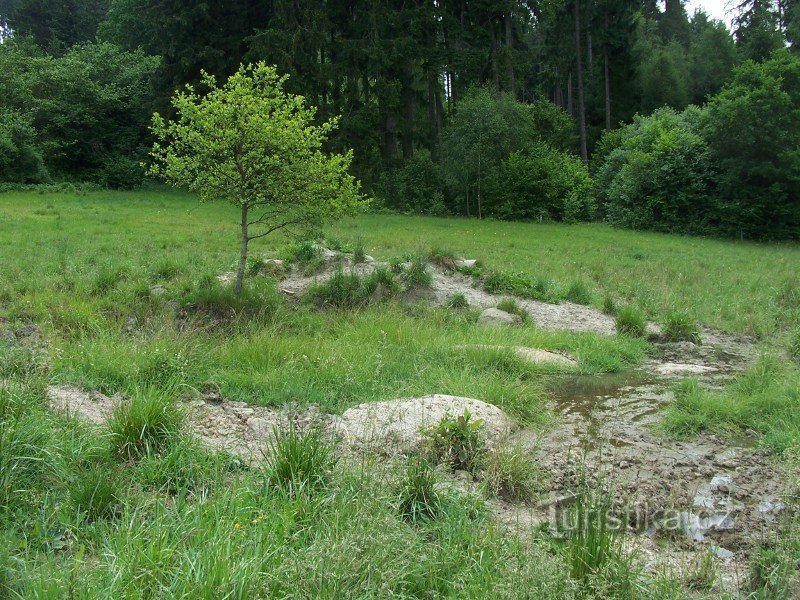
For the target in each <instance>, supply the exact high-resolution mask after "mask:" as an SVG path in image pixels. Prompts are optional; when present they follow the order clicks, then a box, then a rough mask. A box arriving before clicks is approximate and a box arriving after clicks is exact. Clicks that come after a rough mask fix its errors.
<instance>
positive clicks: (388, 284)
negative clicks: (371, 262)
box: [306, 268, 399, 308]
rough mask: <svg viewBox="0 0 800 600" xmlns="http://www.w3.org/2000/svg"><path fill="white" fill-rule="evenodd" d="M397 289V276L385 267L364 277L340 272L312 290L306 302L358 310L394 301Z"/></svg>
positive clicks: (308, 293)
mask: <svg viewBox="0 0 800 600" xmlns="http://www.w3.org/2000/svg"><path fill="white" fill-rule="evenodd" d="M398 290H399V286H398V284H397V282H396V281H395V278H394V275H393V274H392V272H391V271H390V270H388V269H385V268H380V269H376V270H375V271H373V272H372V273H370V274H369V275H367V276H366V277H363V278H362V277H361V276H360V275H359V274H358V273H356V272H350V273H345V272H344V271H337V272H336V273H334V274H333V276H332V277H331V278H330V279H328V280H327V281H325V282H322V283H319V284H317V285H315V286H312V287H311V288H309V289H308V291H307V292H306V299H307V300H309V301H310V302H312V303H313V304H316V305H317V306H330V307H333V308H358V307H362V306H365V305H367V304H369V303H370V302H373V301H380V300H385V299H387V298H391V297H392V296H394V295H395V294H396V293H397V292H398Z"/></svg>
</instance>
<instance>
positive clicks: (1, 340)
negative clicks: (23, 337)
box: [0, 329, 17, 346]
mask: <svg viewBox="0 0 800 600" xmlns="http://www.w3.org/2000/svg"><path fill="white" fill-rule="evenodd" d="M16 343H17V336H15V335H14V332H13V331H9V330H8V329H0V344H4V345H7V346H13V345H15V344H16Z"/></svg>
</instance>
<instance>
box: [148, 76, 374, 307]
mask: <svg viewBox="0 0 800 600" xmlns="http://www.w3.org/2000/svg"><path fill="white" fill-rule="evenodd" d="M286 79H287V78H286V77H285V76H283V77H281V76H279V75H278V73H277V71H276V69H275V68H274V67H270V66H267V65H266V64H265V63H258V64H256V65H249V66H244V65H243V66H241V67H240V68H239V70H238V71H237V72H236V73H235V74H233V75H232V76H231V77H230V78H229V79H228V80H227V81H226V82H225V83H224V84H222V85H221V86H218V85H217V80H216V78H215V77H214V76H212V75H209V74H207V73H205V74H204V75H203V85H204V86H205V87H206V88H208V90H209V91H208V93H206V94H205V95H202V96H201V95H200V94H199V93H198V92H197V91H195V88H194V87H192V86H187V87H186V90H185V91H182V92H178V93H177V94H176V95H175V96H174V97H173V99H172V105H173V108H174V110H175V113H176V116H175V120H173V121H170V122H167V121H165V120H164V119H163V118H162V117H161V116H159V115H155V116H154V117H153V122H152V126H151V131H152V133H153V135H154V136H155V138H156V140H157V141H156V143H155V144H154V145H153V150H152V152H151V156H152V157H153V161H154V162H153V165H152V167H151V169H150V174H151V175H153V176H156V177H161V178H163V179H165V180H166V181H167V182H168V183H171V184H172V185H176V186H185V187H187V188H189V189H190V190H193V191H195V192H197V193H198V194H199V196H200V200H201V202H207V201H210V200H215V201H224V202H229V203H231V204H234V205H235V206H237V207H238V208H239V209H240V211H241V242H242V243H241V251H240V255H239V268H238V270H237V274H236V285H235V291H236V293H237V294H238V293H240V292H241V289H242V281H243V278H244V270H245V266H246V264H247V250H248V244H249V242H250V241H251V240H253V239H257V238H260V237H264V236H266V235H269V234H270V233H273V232H275V231H278V230H281V229H287V228H288V229H290V230H294V231H296V232H299V233H302V234H308V233H310V232H314V231H315V230H317V229H318V228H319V227H320V226H321V225H322V224H323V223H325V222H326V221H329V220H333V219H336V218H340V217H342V216H344V215H348V214H352V213H353V212H354V211H356V210H357V209H358V208H359V207H361V206H363V204H364V202H363V200H362V198H361V196H360V194H359V191H358V184H357V182H356V181H355V179H354V178H353V177H352V176H351V175H349V174H348V172H347V169H348V167H349V165H350V161H351V159H352V152H349V153H347V154H326V153H325V152H323V150H322V147H323V144H324V143H325V140H326V139H327V137H328V135H329V133H330V132H331V131H332V130H333V129H334V128H335V126H336V124H337V121H338V120H337V119H330V120H328V121H325V122H323V123H322V124H320V125H315V124H313V120H314V117H315V110H314V109H313V108H310V107H308V106H306V103H305V99H304V98H303V97H302V96H294V95H291V94H287V93H286V92H284V90H283V86H284V83H285V82H286ZM253 213H256V214H255V215H253ZM253 229H256V230H257V231H258V233H253V232H252V230H253Z"/></svg>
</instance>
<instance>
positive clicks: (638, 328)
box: [616, 305, 647, 338]
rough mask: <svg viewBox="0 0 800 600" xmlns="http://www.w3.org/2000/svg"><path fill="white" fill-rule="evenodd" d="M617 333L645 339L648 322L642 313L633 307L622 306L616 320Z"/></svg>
mask: <svg viewBox="0 0 800 600" xmlns="http://www.w3.org/2000/svg"><path fill="white" fill-rule="evenodd" d="M616 327H617V333H619V334H621V335H627V336H629V337H634V338H640V337H644V334H645V331H646V330H647V322H646V321H645V318H644V315H643V314H642V312H641V311H640V310H639V309H637V308H635V307H633V306H630V305H628V306H622V307H620V309H619V310H618V311H617V318H616Z"/></svg>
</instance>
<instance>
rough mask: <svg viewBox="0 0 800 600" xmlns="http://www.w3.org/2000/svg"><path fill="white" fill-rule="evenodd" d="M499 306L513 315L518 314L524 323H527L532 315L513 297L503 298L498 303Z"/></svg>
mask: <svg viewBox="0 0 800 600" xmlns="http://www.w3.org/2000/svg"><path fill="white" fill-rule="evenodd" d="M497 308H498V309H499V310H502V311H504V312H507V313H509V314H512V315H517V316H518V317H519V318H520V319H522V322H523V323H527V322H528V321H529V320H530V318H531V316H530V315H529V314H528V311H527V310H525V309H524V308H522V307H521V306H520V305H519V304H517V301H516V300H514V299H513V298H503V299H502V300H500V302H498V303H497Z"/></svg>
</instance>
